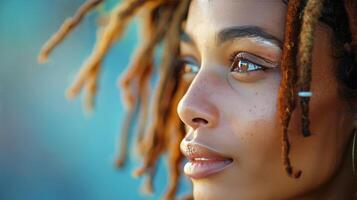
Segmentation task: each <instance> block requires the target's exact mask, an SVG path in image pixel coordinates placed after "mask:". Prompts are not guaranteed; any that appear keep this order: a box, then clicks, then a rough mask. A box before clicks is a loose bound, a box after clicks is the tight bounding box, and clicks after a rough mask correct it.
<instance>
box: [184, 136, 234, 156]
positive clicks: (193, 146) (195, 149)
mask: <svg viewBox="0 0 357 200" xmlns="http://www.w3.org/2000/svg"><path fill="white" fill-rule="evenodd" d="M180 148H181V152H182V153H183V154H184V155H185V157H186V158H187V159H188V160H189V161H194V160H231V161H233V159H232V158H230V157H229V156H226V155H223V154H222V153H220V152H218V151H216V150H214V149H212V148H211V147H208V146H206V145H203V144H199V143H195V142H185V141H183V142H182V143H181V145H180Z"/></svg>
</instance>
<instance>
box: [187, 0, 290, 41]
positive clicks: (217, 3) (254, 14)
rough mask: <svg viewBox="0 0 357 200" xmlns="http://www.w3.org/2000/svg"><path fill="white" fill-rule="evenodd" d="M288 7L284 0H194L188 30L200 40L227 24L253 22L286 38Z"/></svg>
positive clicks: (248, 23) (247, 23) (252, 23)
mask: <svg viewBox="0 0 357 200" xmlns="http://www.w3.org/2000/svg"><path fill="white" fill-rule="evenodd" d="M286 10H287V6H286V4H285V3H284V2H283V1H282V0H193V1H192V2H191V5H190V8H189V14H188V19H187V24H186V27H185V31H186V32H187V33H189V34H190V35H191V36H192V37H193V39H194V40H196V41H197V42H199V41H200V40H201V41H202V40H204V38H205V37H202V36H208V37H209V35H212V36H214V35H213V34H216V33H218V32H219V31H220V30H222V29H224V28H228V27H232V26H252V25H253V26H257V27H260V28H262V29H263V30H264V31H266V32H267V33H269V34H271V35H273V36H275V37H276V38H278V39H280V40H283V38H284V25H285V15H286ZM210 33H211V34H210ZM202 42H204V41H202Z"/></svg>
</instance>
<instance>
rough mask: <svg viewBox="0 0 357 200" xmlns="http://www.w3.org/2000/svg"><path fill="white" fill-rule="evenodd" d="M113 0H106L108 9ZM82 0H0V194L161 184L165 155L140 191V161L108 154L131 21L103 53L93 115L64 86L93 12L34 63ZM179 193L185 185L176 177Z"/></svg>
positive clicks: (104, 194) (125, 190) (83, 192)
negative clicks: (136, 173) (116, 162)
mask: <svg viewBox="0 0 357 200" xmlns="http://www.w3.org/2000/svg"><path fill="white" fill-rule="evenodd" d="M115 2H116V1H114V0H111V1H107V4H106V7H105V8H107V9H109V8H110V7H111V5H113V4H114V3H115ZM81 3H83V1H82V0H32V1H26V0H10V1H5V0H0V61H1V62H0V199H1V200H23V199H24V200H25V199H26V200H32V199H34V200H40V199H41V200H42V199H44V200H47V199H48V200H55V199H59V200H63V199H65V200H72V199H73V200H78V199H85V200H102V199H103V200H111V199H158V198H159V196H161V194H162V193H163V191H164V189H165V186H166V179H167V176H166V168H165V164H163V163H164V162H162V164H161V165H160V166H159V172H158V174H157V178H156V181H155V188H156V191H157V192H156V193H155V195H153V196H149V197H147V196H143V195H140V193H139V192H138V191H139V188H140V184H141V182H142V179H132V177H131V171H132V170H133V169H135V167H138V166H139V165H140V164H139V163H138V162H137V161H135V160H133V159H131V160H130V162H129V163H128V165H127V166H126V167H125V168H124V169H123V170H121V171H118V170H116V169H115V168H114V167H113V157H114V152H115V145H116V140H117V135H118V134H117V132H118V130H119V129H120V127H119V126H120V121H121V120H122V119H123V116H124V115H123V114H124V109H123V107H122V106H121V100H120V93H119V91H118V89H117V87H116V79H117V75H118V74H120V73H121V72H122V71H123V70H124V67H125V65H126V64H127V62H128V59H129V55H130V53H131V52H132V50H133V49H134V47H135V44H136V42H137V38H136V35H137V34H136V26H135V23H134V24H131V25H130V28H129V30H128V32H127V33H126V36H125V38H124V40H123V41H121V42H120V43H119V44H118V45H116V46H115V47H114V48H113V49H112V50H111V51H110V54H109V55H108V56H107V58H106V60H105V62H104V68H103V71H102V76H101V79H100V92H99V96H98V98H97V104H96V110H95V113H94V115H93V116H92V117H85V116H84V115H83V113H82V110H81V105H80V99H76V100H74V101H72V102H68V101H66V100H65V98H64V90H65V88H66V87H67V86H68V84H69V83H70V82H71V80H72V79H73V76H74V75H75V73H76V71H77V70H78V68H79V66H80V65H81V64H82V61H83V60H84V59H85V58H86V57H87V56H88V55H89V53H90V51H91V49H92V46H93V44H94V41H95V29H96V22H95V20H96V16H97V14H96V12H94V13H92V14H90V15H89V16H88V17H87V18H86V19H85V20H84V22H83V23H82V24H81V25H80V26H79V27H78V28H77V29H76V30H75V31H74V32H73V33H72V34H71V35H70V37H68V38H67V39H66V40H65V41H64V42H63V43H62V44H61V45H60V46H59V47H58V48H57V49H56V50H55V51H54V53H53V55H52V56H51V57H50V60H49V62H48V63H47V64H45V65H39V64H38V63H37V60H36V59H37V54H38V52H39V50H40V47H41V45H42V44H43V42H45V41H46V40H47V39H48V38H49V36H50V35H51V34H52V33H54V32H55V31H56V30H57V29H58V27H59V26H60V24H61V23H62V22H63V20H64V19H65V18H66V17H68V16H71V15H72V14H73V13H74V12H75V10H76V9H77V8H78V7H79V6H80V4H81ZM181 186H182V187H181V188H180V193H181V194H182V193H185V192H187V190H188V186H187V184H181Z"/></svg>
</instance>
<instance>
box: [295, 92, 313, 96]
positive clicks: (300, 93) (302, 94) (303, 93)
mask: <svg viewBox="0 0 357 200" xmlns="http://www.w3.org/2000/svg"><path fill="white" fill-rule="evenodd" d="M298 96H299V97H311V96H312V92H310V91H301V92H299V93H298Z"/></svg>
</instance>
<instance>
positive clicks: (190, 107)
mask: <svg viewBox="0 0 357 200" xmlns="http://www.w3.org/2000/svg"><path fill="white" fill-rule="evenodd" d="M200 75H201V76H200ZM203 76H205V77H203ZM208 76H209V75H208V74H205V75H204V74H200V73H198V74H197V75H196V77H195V80H194V81H193V82H192V83H191V85H190V87H189V89H188V90H187V92H186V93H185V95H184V96H183V97H182V99H181V100H180V102H179V104H178V106H177V113H178V115H179V117H180V119H181V120H182V121H183V122H184V123H185V124H186V125H187V126H190V127H191V128H193V129H197V128H199V127H210V128H212V127H214V126H216V125H217V123H218V119H219V110H218V106H217V102H216V101H215V100H214V99H215V95H214V85H213V84H209V82H210V81H209V77H208Z"/></svg>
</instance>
